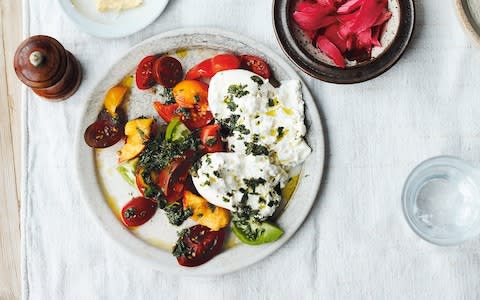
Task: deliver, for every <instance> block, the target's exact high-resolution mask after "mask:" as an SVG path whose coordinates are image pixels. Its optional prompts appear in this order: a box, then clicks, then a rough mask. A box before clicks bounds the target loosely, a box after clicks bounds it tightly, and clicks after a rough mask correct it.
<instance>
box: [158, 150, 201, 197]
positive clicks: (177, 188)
mask: <svg viewBox="0 0 480 300" xmlns="http://www.w3.org/2000/svg"><path fill="white" fill-rule="evenodd" d="M193 155H194V153H193V151H188V152H187V153H185V155H184V156H182V157H179V158H176V159H174V160H173V161H172V162H170V164H169V165H168V166H167V167H165V168H163V169H162V170H160V172H159V174H158V179H157V185H158V186H159V187H160V189H161V190H162V192H163V193H164V194H165V197H166V198H167V202H168V203H173V202H175V201H177V200H178V199H180V198H182V195H183V191H184V189H185V181H186V180H187V177H188V170H189V169H190V167H191V166H192V164H193Z"/></svg>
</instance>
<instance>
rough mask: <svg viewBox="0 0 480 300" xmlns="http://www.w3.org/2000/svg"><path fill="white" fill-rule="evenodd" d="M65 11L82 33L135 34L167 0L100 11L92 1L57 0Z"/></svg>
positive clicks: (154, 15)
mask: <svg viewBox="0 0 480 300" xmlns="http://www.w3.org/2000/svg"><path fill="white" fill-rule="evenodd" d="M59 2H60V6H61V7H62V9H63V11H64V12H65V14H66V15H67V16H68V17H69V18H70V19H71V20H72V21H73V22H74V23H75V24H76V25H77V26H78V27H79V28H80V29H81V30H84V31H85V32H87V33H89V34H91V35H94V36H98V37H102V38H119V37H124V36H127V35H130V34H132V33H135V32H137V31H139V30H141V29H143V28H145V27H146V26H148V25H149V24H151V23H152V22H153V21H155V19H156V18H157V17H158V16H159V15H160V14H161V13H162V12H163V10H164V9H165V7H166V6H167V3H168V0H143V4H142V5H141V6H139V7H136V8H133V9H129V10H125V11H121V12H108V13H100V12H98V11H97V10H96V6H95V0H59Z"/></svg>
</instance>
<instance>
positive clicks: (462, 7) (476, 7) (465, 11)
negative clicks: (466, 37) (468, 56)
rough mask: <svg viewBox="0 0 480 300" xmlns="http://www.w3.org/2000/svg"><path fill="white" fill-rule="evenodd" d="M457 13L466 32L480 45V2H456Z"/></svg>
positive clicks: (475, 0) (473, 0)
mask: <svg viewBox="0 0 480 300" xmlns="http://www.w3.org/2000/svg"><path fill="white" fill-rule="evenodd" d="M455 2H456V7H457V12H458V14H459V16H460V21H461V22H462V24H463V26H464V28H465V30H466V31H467V32H468V33H469V34H470V36H471V37H473V38H474V40H475V41H476V42H477V45H480V2H479V1H478V0H456V1H455Z"/></svg>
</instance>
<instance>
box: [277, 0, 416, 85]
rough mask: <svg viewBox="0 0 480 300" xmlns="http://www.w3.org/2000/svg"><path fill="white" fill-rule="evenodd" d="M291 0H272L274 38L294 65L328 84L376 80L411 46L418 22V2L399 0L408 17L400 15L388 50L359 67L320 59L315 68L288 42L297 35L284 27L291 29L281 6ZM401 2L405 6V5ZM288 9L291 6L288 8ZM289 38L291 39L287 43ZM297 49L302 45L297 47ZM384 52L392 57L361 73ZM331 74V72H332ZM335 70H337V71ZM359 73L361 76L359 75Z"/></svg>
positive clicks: (288, 3) (286, 4)
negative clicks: (336, 65) (327, 62)
mask: <svg viewBox="0 0 480 300" xmlns="http://www.w3.org/2000/svg"><path fill="white" fill-rule="evenodd" d="M291 1H292V0H273V1H272V16H273V17H272V23H273V28H274V32H275V37H276V38H277V42H278V44H279V45H280V48H282V50H283V52H284V54H285V55H286V56H287V57H288V58H289V60H290V61H291V62H292V63H293V64H295V65H296V66H297V67H298V68H299V69H300V70H302V71H303V72H304V73H306V74H308V75H309V76H311V77H313V78H315V79H318V80H321V81H325V82H329V83H335V84H355V83H361V82H365V81H368V80H371V79H374V78H376V77H378V76H380V75H382V74H383V73H385V72H387V71H388V70H389V69H390V68H392V67H393V66H394V65H395V64H396V63H397V62H398V61H399V60H400V58H401V57H402V56H403V54H404V53H405V50H406V49H407V48H408V45H409V44H410V41H411V39H412V36H413V32H414V30H415V23H416V17H415V11H416V9H415V2H414V0H398V4H399V5H400V6H401V7H400V10H401V11H402V8H403V9H404V12H406V13H407V14H406V15H407V17H408V18H407V19H405V15H402V16H400V24H399V29H398V32H397V34H396V36H395V38H394V39H393V41H392V43H391V45H390V46H389V47H388V48H387V49H385V51H384V52H383V53H382V54H381V55H380V56H379V57H378V58H377V59H375V60H373V61H372V62H371V63H369V64H366V65H360V66H353V67H350V68H347V69H338V70H337V68H335V67H334V66H331V65H329V64H326V63H322V62H317V63H316V64H315V66H314V67H313V66H312V65H309V64H307V62H305V61H303V60H301V59H299V58H298V54H297V53H298V51H297V50H294V49H292V46H291V45H289V44H290V43H291V42H292V41H293V43H295V41H294V37H293V36H292V34H291V33H290V32H289V30H287V29H285V28H284V27H287V28H288V25H285V23H286V22H288V20H287V17H286V16H284V14H283V10H281V11H279V9H278V7H282V8H283V7H287V6H288V5H290V3H291ZM402 5H404V6H403V7H402ZM285 9H286V10H288V8H285ZM401 26H408V27H405V28H402V27H401ZM287 40H290V42H287ZM295 48H299V47H298V46H296V47H295ZM394 48H398V49H397V51H395V50H394ZM384 54H389V55H390V56H391V58H390V59H388V60H387V61H386V62H384V63H383V64H381V65H379V66H378V67H377V68H375V69H374V70H373V71H372V72H370V73H368V72H367V73H363V74H362V73H361V72H360V70H361V69H362V68H363V67H365V66H368V65H371V64H373V63H375V62H376V64H379V61H380V63H381V62H382V61H384V59H382V56H384ZM319 66H320V67H321V68H323V69H325V70H323V71H319V70H318V67H319ZM332 70H333V71H338V72H336V73H337V74H336V75H335V74H333V75H332V72H333V71H332ZM345 71H347V72H349V73H350V74H348V75H342V73H343V74H346V72H345ZM329 73H330V74H329ZM334 73H335V72H334ZM359 74H360V75H359Z"/></svg>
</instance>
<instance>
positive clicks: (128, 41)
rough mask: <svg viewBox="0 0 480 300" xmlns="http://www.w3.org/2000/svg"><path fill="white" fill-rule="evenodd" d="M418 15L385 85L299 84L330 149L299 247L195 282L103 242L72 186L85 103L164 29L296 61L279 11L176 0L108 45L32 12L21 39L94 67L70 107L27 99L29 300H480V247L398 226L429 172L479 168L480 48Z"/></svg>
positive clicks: (424, 7)
mask: <svg viewBox="0 0 480 300" xmlns="http://www.w3.org/2000/svg"><path fill="white" fill-rule="evenodd" d="M416 6H417V7H416V9H417V13H416V16H417V23H416V30H415V33H414V37H413V40H412V42H411V43H410V46H409V48H408V50H407V51H406V53H405V55H404V56H403V57H402V59H401V60H400V61H399V62H398V64H397V65H395V66H394V67H393V69H391V70H390V71H388V72H387V73H385V74H383V75H381V76H380V77H378V78H377V79H374V80H371V81H369V82H365V83H361V84H355V85H334V84H328V83H324V82H321V81H318V80H314V79H312V78H310V77H308V76H306V75H303V74H302V76H303V78H304V79H305V82H306V84H307V85H308V87H309V88H310V90H311V92H312V94H313V95H314V97H315V99H316V102H317V104H318V106H319V109H320V111H321V113H322V116H323V118H324V123H325V134H326V136H327V137H328V138H327V141H326V142H327V145H328V148H327V163H326V168H325V176H324V180H323V182H322V189H321V193H320V194H319V197H318V199H317V202H316V204H315V205H314V207H313V210H312V212H311V214H310V215H309V217H308V218H307V220H306V221H305V223H304V224H303V226H302V227H301V228H300V230H299V231H298V232H297V233H296V234H295V236H294V237H293V238H292V239H291V240H290V241H289V242H288V243H287V244H286V245H284V246H283V247H282V248H281V249H280V250H279V251H277V252H276V253H275V254H273V255H272V256H270V257H269V258H267V259H265V260H263V261H261V262H260V263H258V264H256V265H254V266H252V267H249V268H246V269H243V270H241V271H239V272H236V273H233V274H228V275H225V276H220V277H205V278H189V277H175V276H172V275H169V274H164V273H161V272H158V271H155V270H151V269H148V268H145V267H142V266H138V265H136V264H135V261H134V260H132V259H131V257H130V256H129V255H128V254H127V253H125V252H124V251H123V250H121V249H119V248H118V246H117V245H116V244H114V243H113V242H111V240H110V239H109V238H107V237H106V236H104V234H103V232H102V231H101V230H100V228H99V227H98V226H97V225H96V223H95V222H94V220H93V218H92V216H91V215H90V214H89V213H88V211H87V208H86V205H85V204H84V202H83V200H82V199H81V197H80V196H79V195H80V191H79V187H78V184H77V179H76V178H75V176H74V174H75V172H74V157H73V153H74V139H75V136H76V135H77V134H83V133H81V132H77V129H78V128H77V124H78V121H79V118H80V117H81V113H82V109H83V105H84V103H85V102H86V101H88V99H87V97H88V93H89V91H90V90H91V89H92V88H93V86H94V85H95V84H96V83H97V81H98V80H99V78H100V76H101V75H102V74H103V73H104V72H105V70H106V69H107V68H108V67H109V66H111V65H112V64H113V63H114V62H115V60H116V59H117V58H118V57H119V55H120V54H121V53H124V52H125V51H126V50H127V49H128V48H130V47H131V46H133V45H135V44H137V43H139V42H140V41H142V40H144V39H146V38H148V37H151V36H153V35H155V34H158V33H160V32H163V31H166V30H170V29H176V28H182V27H190V26H211V27H219V28H222V29H225V30H231V31H235V32H238V33H242V34H244V35H246V36H248V37H250V38H253V39H255V40H256V41H258V42H261V43H264V44H265V45H267V46H268V47H270V48H272V49H273V50H274V51H276V52H278V53H279V54H280V55H281V56H282V57H284V59H285V60H287V58H286V57H285V56H284V55H283V53H282V51H281V49H280V47H279V45H278V43H277V41H276V38H275V34H274V31H273V28H272V20H271V18H272V17H271V16H272V11H271V1H268V0H262V1H258V0H257V1H253V0H243V1H238V0H236V1H234V0H222V1H218V0H203V1H198V0H173V1H170V4H169V5H168V7H167V9H166V10H165V12H164V13H163V14H162V15H161V16H160V18H159V19H157V20H156V21H155V23H154V24H153V25H151V26H149V27H148V28H146V29H144V30H142V31H140V32H139V33H137V34H134V35H132V36H131V37H127V38H123V39H117V40H102V39H99V38H95V37H91V36H89V35H87V34H86V33H83V32H82V31H80V30H79V29H77V28H76V27H75V26H74V25H73V24H72V23H71V22H70V21H69V20H68V19H67V18H66V17H65V16H64V15H63V14H62V12H61V9H60V6H59V4H58V1H55V0H42V1H40V0H24V9H25V35H26V36H30V35H35V34H46V35H51V36H53V37H55V38H57V39H58V40H59V41H60V42H61V43H63V45H64V46H65V48H66V49H68V50H70V51H71V52H72V53H74V54H75V55H76V57H77V58H78V59H79V60H80V62H81V64H82V66H83V69H84V81H83V83H82V85H81V87H80V89H79V91H78V92H77V93H76V94H75V96H73V97H72V98H70V99H69V100H68V101H65V102H61V103H49V102H46V101H42V100H39V99H38V97H37V96H35V95H34V94H33V93H32V92H31V91H27V90H25V92H24V99H23V104H24V119H23V125H24V143H23V145H24V149H23V151H24V165H23V177H22V178H23V202H22V249H23V254H22V271H23V297H24V299H222V298H224V299H333V298H338V299H341V298H343V299H351V298H361V299H412V298H419V299H421V298H424V299H479V298H480V240H479V239H476V240H474V241H471V242H467V243H465V244H463V245H462V246H457V247H443V248H442V247H436V246H433V245H430V244H428V243H427V242H425V241H423V240H422V239H420V238H419V237H417V236H416V235H415V234H414V233H413V232H412V231H411V230H410V228H409V227H408V226H407V223H406V222H405V220H404V217H403V215H402V210H401V202H400V195H401V189H402V185H403V182H404V180H405V178H406V176H407V175H408V173H409V171H410V170H411V169H412V168H413V167H414V166H415V165H416V164H417V163H419V162H420V161H422V160H424V159H426V158H429V157H431V156H435V155H440V154H450V155H455V156H459V157H461V158H464V159H466V160H468V161H470V162H472V163H473V164H474V165H476V166H480V156H479V154H480V123H479V119H480V105H479V100H480V50H479V49H478V48H475V46H474V45H472V43H471V42H470V40H469V39H468V38H467V37H466V36H465V34H464V32H463V30H462V28H461V25H460V23H459V21H458V19H457V16H456V13H455V10H454V5H453V0H448V1H438V0H423V1H417V3H416ZM299 73H301V72H300V71H299Z"/></svg>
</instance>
